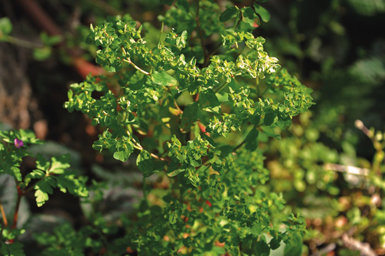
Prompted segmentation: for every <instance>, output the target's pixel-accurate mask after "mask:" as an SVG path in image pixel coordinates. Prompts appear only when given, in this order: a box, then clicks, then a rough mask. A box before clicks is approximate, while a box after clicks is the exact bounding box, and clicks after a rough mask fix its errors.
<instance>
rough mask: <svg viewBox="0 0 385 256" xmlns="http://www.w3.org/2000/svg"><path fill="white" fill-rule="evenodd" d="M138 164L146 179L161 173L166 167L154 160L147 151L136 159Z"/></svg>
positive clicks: (143, 151) (142, 152)
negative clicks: (157, 172)
mask: <svg viewBox="0 0 385 256" xmlns="http://www.w3.org/2000/svg"><path fill="white" fill-rule="evenodd" d="M136 164H137V166H138V168H139V170H141V171H142V172H143V175H144V176H145V177H148V176H150V175H151V174H153V173H154V172H156V171H160V170H162V169H163V167H164V163H163V162H162V161H160V160H157V159H154V158H153V157H152V156H151V155H150V153H148V152H147V151H146V150H142V151H141V152H140V153H139V155H138V157H137V158H136Z"/></svg>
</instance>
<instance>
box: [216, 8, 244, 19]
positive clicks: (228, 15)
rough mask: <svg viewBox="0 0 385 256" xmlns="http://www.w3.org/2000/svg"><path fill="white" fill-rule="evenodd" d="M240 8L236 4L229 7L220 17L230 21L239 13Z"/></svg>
mask: <svg viewBox="0 0 385 256" xmlns="http://www.w3.org/2000/svg"><path fill="white" fill-rule="evenodd" d="M238 11H239V9H238V8H237V7H235V6H232V7H229V8H227V9H226V10H225V11H224V12H223V13H222V14H221V16H220V17H219V20H220V21H222V22H225V21H228V20H229V19H231V18H232V17H234V16H235V15H236V14H237V13H238Z"/></svg>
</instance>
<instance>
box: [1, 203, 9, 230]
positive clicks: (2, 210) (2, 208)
mask: <svg viewBox="0 0 385 256" xmlns="http://www.w3.org/2000/svg"><path fill="white" fill-rule="evenodd" d="M0 212H1V217H2V218H3V223H4V227H7V226H8V221H7V216H6V215H5V211H4V207H3V205H2V204H1V203H0Z"/></svg>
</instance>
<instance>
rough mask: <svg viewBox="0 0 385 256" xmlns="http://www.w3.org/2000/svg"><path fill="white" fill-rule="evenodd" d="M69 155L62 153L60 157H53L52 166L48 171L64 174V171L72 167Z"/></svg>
mask: <svg viewBox="0 0 385 256" xmlns="http://www.w3.org/2000/svg"><path fill="white" fill-rule="evenodd" d="M69 160H70V159H69V155H62V156H60V157H58V158H56V157H52V158H51V167H50V168H49V170H48V173H53V174H63V173H64V171H65V170H66V169H68V168H70V167H71V165H70V164H69V163H68V162H69Z"/></svg>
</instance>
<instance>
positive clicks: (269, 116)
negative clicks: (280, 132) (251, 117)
mask: <svg viewBox="0 0 385 256" xmlns="http://www.w3.org/2000/svg"><path fill="white" fill-rule="evenodd" d="M275 117H276V114H275V113H274V112H273V111H272V110H270V111H267V112H266V114H265V118H264V119H263V124H264V125H266V126H270V125H272V124H273V123H274V120H275Z"/></svg>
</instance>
